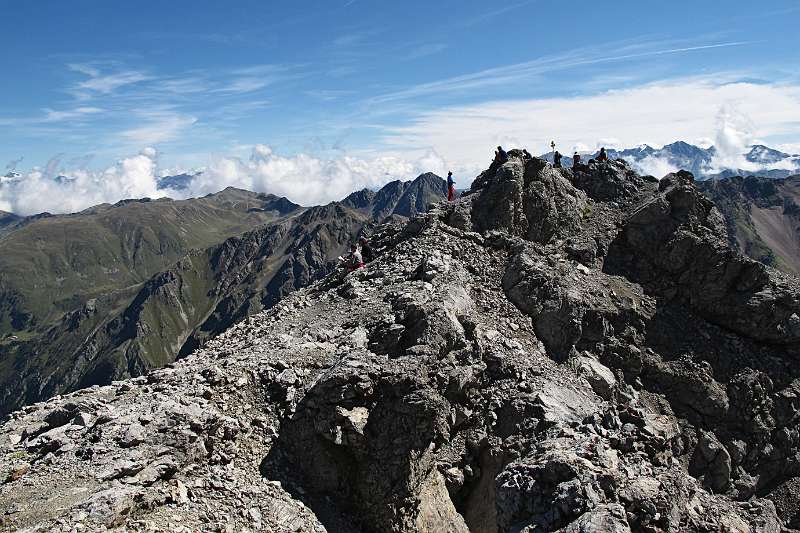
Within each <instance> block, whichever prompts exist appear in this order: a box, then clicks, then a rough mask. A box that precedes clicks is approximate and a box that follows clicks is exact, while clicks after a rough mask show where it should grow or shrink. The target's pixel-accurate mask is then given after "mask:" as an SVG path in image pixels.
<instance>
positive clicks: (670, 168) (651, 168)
mask: <svg viewBox="0 0 800 533" xmlns="http://www.w3.org/2000/svg"><path fill="white" fill-rule="evenodd" d="M633 167H634V168H635V169H636V170H637V171H638V172H639V173H640V174H649V175H650V176H655V177H656V178H659V179H660V178H663V177H664V176H666V175H667V174H670V173H672V172H677V171H679V170H680V169H679V168H678V167H676V166H675V165H673V164H672V163H670V162H669V161H667V160H666V159H664V158H661V157H654V156H648V157H645V158H644V159H642V160H641V161H637V162H634V163H633Z"/></svg>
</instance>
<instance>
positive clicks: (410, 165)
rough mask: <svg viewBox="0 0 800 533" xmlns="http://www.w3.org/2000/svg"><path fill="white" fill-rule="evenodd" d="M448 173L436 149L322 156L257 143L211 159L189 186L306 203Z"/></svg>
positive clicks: (199, 192) (198, 191)
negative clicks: (245, 155)
mask: <svg viewBox="0 0 800 533" xmlns="http://www.w3.org/2000/svg"><path fill="white" fill-rule="evenodd" d="M428 171H432V172H438V173H440V174H442V173H444V172H445V162H444V161H443V160H442V158H441V157H439V156H438V154H436V153H435V152H428V153H424V154H421V155H420V156H419V157H418V158H416V159H405V158H402V157H398V156H394V155H385V156H381V157H375V158H370V159H367V158H360V157H353V156H344V157H341V158H336V159H324V158H318V157H314V156H311V155H308V154H298V155H295V156H292V157H286V156H282V155H279V154H277V153H275V152H274V151H273V149H272V148H271V147H269V146H267V145H263V144H259V145H256V146H255V147H253V150H252V154H251V156H250V159H249V160H247V161H244V160H242V159H239V158H234V157H223V158H217V159H215V160H214V161H212V162H211V163H210V164H209V165H208V166H207V167H206V169H205V171H204V172H203V174H201V175H200V176H199V177H198V178H197V179H196V181H195V182H194V183H193V184H192V187H191V188H190V191H189V192H190V195H192V196H195V195H203V194H207V193H211V192H217V191H219V190H221V189H223V188H225V187H228V186H234V187H240V188H243V189H248V190H252V191H259V192H268V193H272V194H276V195H278V196H286V197H287V198H289V199H290V200H292V201H294V202H297V203H300V204H303V205H315V204H324V203H327V202H330V201H334V200H341V199H342V198H344V197H345V196H347V195H348V194H350V193H351V192H353V191H356V190H360V189H363V188H378V187H381V186H382V185H385V184H386V183H388V182H390V181H393V180H396V179H404V180H407V179H411V178H414V177H416V176H417V175H419V174H421V173H423V172H428Z"/></svg>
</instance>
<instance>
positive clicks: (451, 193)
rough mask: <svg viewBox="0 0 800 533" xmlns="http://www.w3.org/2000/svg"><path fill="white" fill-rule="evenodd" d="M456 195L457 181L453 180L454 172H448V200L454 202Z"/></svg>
mask: <svg viewBox="0 0 800 533" xmlns="http://www.w3.org/2000/svg"><path fill="white" fill-rule="evenodd" d="M455 197H456V182H455V181H453V173H452V172H448V173H447V201H448V202H452V201H453V199H454V198H455Z"/></svg>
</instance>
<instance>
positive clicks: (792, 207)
mask: <svg viewBox="0 0 800 533" xmlns="http://www.w3.org/2000/svg"><path fill="white" fill-rule="evenodd" d="M698 187H699V188H700V190H702V191H703V192H704V193H705V194H706V195H707V196H708V197H709V198H710V199H712V200H713V201H714V203H715V204H716V205H717V206H718V208H719V210H720V211H721V212H722V214H723V215H724V216H725V221H726V223H727V226H728V233H729V235H730V240H731V244H732V245H733V246H735V247H736V248H737V249H738V250H740V251H741V252H742V253H744V254H745V255H747V256H749V257H752V258H753V259H756V260H758V261H761V262H762V263H765V264H767V265H770V266H774V267H775V268H778V269H780V270H783V271H785V272H789V273H792V274H795V275H798V274H800V207H798V205H800V176H792V177H789V178H785V179H771V178H765V177H754V176H749V177H746V178H743V177H740V176H736V177H732V178H724V179H718V180H717V179H715V180H708V181H704V182H701V183H699V184H698Z"/></svg>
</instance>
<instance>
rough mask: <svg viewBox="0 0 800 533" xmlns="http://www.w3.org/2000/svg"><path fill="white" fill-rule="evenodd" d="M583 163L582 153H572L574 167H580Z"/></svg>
mask: <svg viewBox="0 0 800 533" xmlns="http://www.w3.org/2000/svg"><path fill="white" fill-rule="evenodd" d="M580 164H581V155H580V154H579V153H578V152H575V153H574V154H572V168H578V166H579V165H580Z"/></svg>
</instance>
